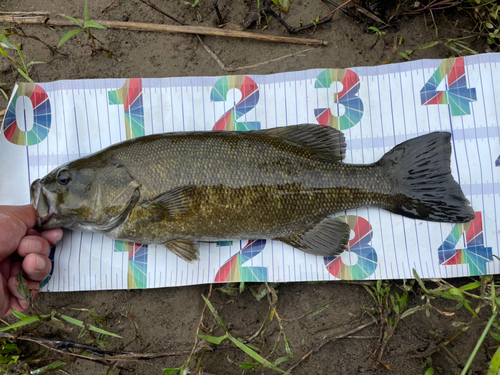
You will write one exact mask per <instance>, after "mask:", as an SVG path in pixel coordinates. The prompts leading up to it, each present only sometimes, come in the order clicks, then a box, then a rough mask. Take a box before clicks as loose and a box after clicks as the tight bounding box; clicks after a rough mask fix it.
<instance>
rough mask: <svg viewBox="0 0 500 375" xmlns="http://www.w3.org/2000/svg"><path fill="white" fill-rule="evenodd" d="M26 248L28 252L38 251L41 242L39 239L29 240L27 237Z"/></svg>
mask: <svg viewBox="0 0 500 375" xmlns="http://www.w3.org/2000/svg"><path fill="white" fill-rule="evenodd" d="M26 242H27V243H26V248H27V250H28V253H35V254H36V253H39V252H40V250H42V244H41V243H40V241H36V240H30V239H27V240H26Z"/></svg>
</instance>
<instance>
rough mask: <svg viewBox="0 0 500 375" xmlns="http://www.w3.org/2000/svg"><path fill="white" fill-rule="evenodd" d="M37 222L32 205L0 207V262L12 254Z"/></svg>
mask: <svg viewBox="0 0 500 375" xmlns="http://www.w3.org/2000/svg"><path fill="white" fill-rule="evenodd" d="M36 221H37V216H36V212H35V209H34V208H33V206H32V205H26V206H0V228H2V230H1V231H0V262H2V261H3V260H4V259H5V258H6V257H8V256H9V255H10V254H12V253H13V252H14V251H15V250H16V249H17V247H18V245H19V242H20V241H21V239H22V238H23V237H24V236H25V235H26V232H27V231H28V229H31V228H32V227H33V226H34V225H35V223H36Z"/></svg>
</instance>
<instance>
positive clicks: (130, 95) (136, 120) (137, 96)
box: [108, 78, 146, 139]
mask: <svg viewBox="0 0 500 375" xmlns="http://www.w3.org/2000/svg"><path fill="white" fill-rule="evenodd" d="M108 99H109V105H119V104H121V105H123V106H124V108H123V110H124V112H125V132H126V136H127V139H132V138H138V137H142V136H143V135H145V134H146V132H145V129H144V107H143V100H142V80H141V79H140V78H132V79H127V80H126V82H125V84H124V85H123V87H122V88H120V89H118V90H113V91H109V92H108Z"/></svg>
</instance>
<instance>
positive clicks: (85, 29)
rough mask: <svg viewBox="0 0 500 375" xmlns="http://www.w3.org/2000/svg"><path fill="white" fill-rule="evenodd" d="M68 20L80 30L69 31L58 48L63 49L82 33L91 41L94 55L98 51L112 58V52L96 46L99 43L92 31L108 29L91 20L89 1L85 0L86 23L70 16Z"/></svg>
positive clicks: (84, 17) (84, 13)
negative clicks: (68, 42)
mask: <svg viewBox="0 0 500 375" xmlns="http://www.w3.org/2000/svg"><path fill="white" fill-rule="evenodd" d="M65 17H66V18H67V19H69V20H71V21H72V22H73V23H74V24H75V25H76V26H78V29H73V30H70V31H68V32H67V33H66V34H64V36H63V37H62V38H61V40H60V41H59V44H58V45H57V48H59V47H61V46H62V45H63V44H64V43H66V42H67V41H68V40H69V39H71V38H73V37H75V36H77V35H78V34H80V33H85V34H87V35H88V37H89V39H90V41H91V42H92V46H93V47H92V53H94V52H95V51H97V50H102V51H103V53H104V54H105V55H106V56H107V57H111V52H110V51H108V50H105V49H103V48H98V47H97V45H96V40H97V41H99V40H98V39H97V38H96V37H95V36H94V35H93V34H92V32H91V30H92V29H101V30H105V29H106V27H104V26H102V25H101V24H99V23H97V22H95V21H92V20H91V19H90V15H89V8H88V4H87V0H85V8H84V11H83V20H84V23H83V24H82V23H81V22H80V21H79V20H78V19H76V18H74V17H70V16H65Z"/></svg>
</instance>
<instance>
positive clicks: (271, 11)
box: [264, 5, 332, 34]
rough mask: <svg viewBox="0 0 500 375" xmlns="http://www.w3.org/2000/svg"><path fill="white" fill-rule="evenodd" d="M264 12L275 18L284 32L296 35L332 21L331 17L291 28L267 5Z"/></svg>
mask: <svg viewBox="0 0 500 375" xmlns="http://www.w3.org/2000/svg"><path fill="white" fill-rule="evenodd" d="M264 11H265V12H267V13H269V14H270V15H271V16H273V17H274V18H276V19H277V20H278V21H280V22H281V24H282V25H283V26H285V29H286V31H288V32H289V33H290V34H296V33H298V32H300V31H303V30H306V29H309V28H311V27H316V26H318V25H321V24H324V23H327V22H330V21H331V20H332V18H331V17H329V18H326V19H323V18H322V19H321V20H319V21H318V22H311V23H309V24H307V25H304V26H300V27H293V26H290V25H289V24H287V23H286V21H285V20H284V19H283V18H281V17H280V16H279V15H278V14H277V13H276V12H275V11H274V10H272V9H271V8H270V6H269V5H268V6H267V8H266V9H265V10H264Z"/></svg>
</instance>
